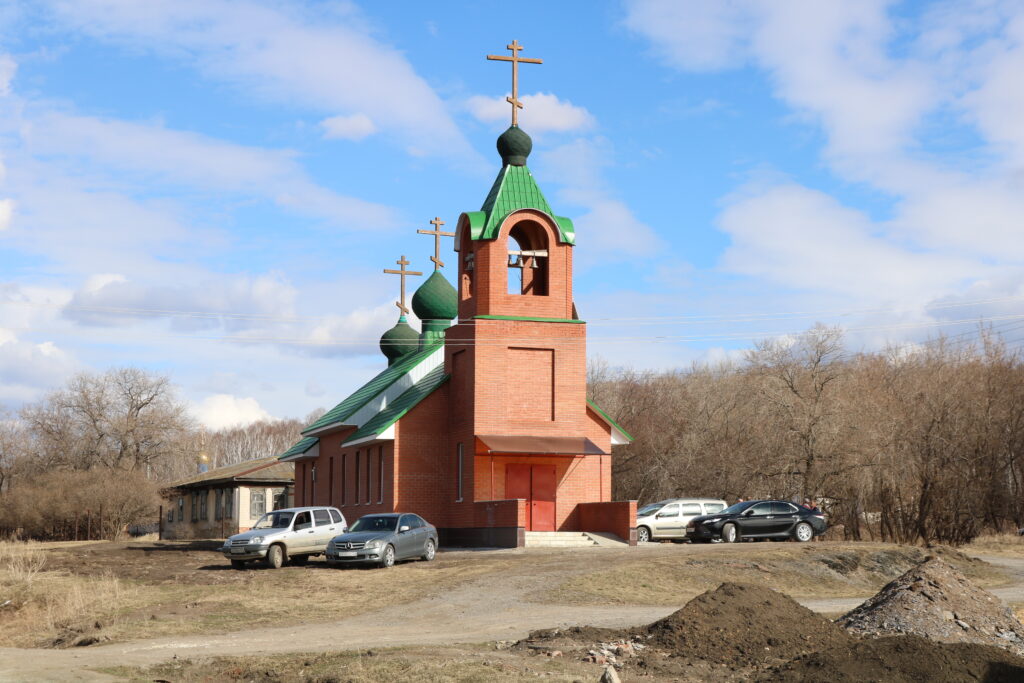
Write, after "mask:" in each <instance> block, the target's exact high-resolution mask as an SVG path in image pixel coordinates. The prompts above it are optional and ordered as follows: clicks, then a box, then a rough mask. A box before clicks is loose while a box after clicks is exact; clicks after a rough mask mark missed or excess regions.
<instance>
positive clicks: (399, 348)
mask: <svg viewBox="0 0 1024 683" xmlns="http://www.w3.org/2000/svg"><path fill="white" fill-rule="evenodd" d="M419 345H420V335H419V333H417V332H416V330H414V329H412V328H411V327H409V323H408V322H406V320H405V316H404V315H403V316H401V317H400V318H399V319H398V322H397V323H396V324H395V326H394V327H392V328H391V329H390V330H388V331H387V332H385V333H384V334H383V335H381V338H380V350H381V351H382V352H383V353H384V355H385V356H387V357H388V365H392V364H394V362H395V361H397V360H398V359H399V358H401V357H402V356H404V355H405V354H407V353H409V352H411V351H415V350H417V349H418V348H419Z"/></svg>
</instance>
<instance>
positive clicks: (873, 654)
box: [757, 636, 1024, 683]
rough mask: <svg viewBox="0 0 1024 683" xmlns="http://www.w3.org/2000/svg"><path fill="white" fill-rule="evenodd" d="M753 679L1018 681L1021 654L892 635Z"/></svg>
mask: <svg viewBox="0 0 1024 683" xmlns="http://www.w3.org/2000/svg"><path fill="white" fill-rule="evenodd" d="M757 680H759V681H777V682H782V683H798V682H809V681H829V683H846V682H849V683H854V682H857V683H859V682H860V681H886V682H887V683H911V682H914V683H918V682H923V681H950V682H954V681H956V682H959V681H971V683H976V682H977V681H985V682H986V683H1017V682H1019V681H1021V680H1024V659H1021V658H1019V657H1016V656H1014V655H1013V654H1011V653H1009V652H1006V651H1005V650H1000V649H999V648H995V647H990V646H987V645H978V644H976V643H935V642H932V641H929V640H925V639H924V638H921V637H919V636H894V637H890V638H878V639H870V640H862V641H860V642H857V643H854V644H853V645H852V646H851V647H848V648H840V649H836V650H824V651H822V652H815V653H812V654H809V655H803V656H801V657H797V658H796V659H794V660H793V661H791V662H787V663H786V664H783V665H781V666H778V667H776V668H775V669H773V670H771V671H769V672H768V673H766V674H763V675H762V676H760V677H759V678H758V679H757Z"/></svg>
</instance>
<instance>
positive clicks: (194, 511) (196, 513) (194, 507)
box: [190, 491, 199, 522]
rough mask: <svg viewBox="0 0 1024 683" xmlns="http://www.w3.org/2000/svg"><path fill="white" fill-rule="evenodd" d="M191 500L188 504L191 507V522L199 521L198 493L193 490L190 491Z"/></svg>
mask: <svg viewBox="0 0 1024 683" xmlns="http://www.w3.org/2000/svg"><path fill="white" fill-rule="evenodd" d="M191 502H192V505H191V506H190V507H191V508H192V517H191V519H192V521H193V522H198V521H199V494H198V493H197V492H195V491H193V492H192V501H191Z"/></svg>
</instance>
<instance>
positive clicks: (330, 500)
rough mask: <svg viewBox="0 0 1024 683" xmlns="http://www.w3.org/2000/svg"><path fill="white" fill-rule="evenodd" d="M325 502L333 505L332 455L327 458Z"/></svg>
mask: <svg viewBox="0 0 1024 683" xmlns="http://www.w3.org/2000/svg"><path fill="white" fill-rule="evenodd" d="M327 504H328V505H334V456H333V455H332V456H331V457H330V458H329V459H328V460H327Z"/></svg>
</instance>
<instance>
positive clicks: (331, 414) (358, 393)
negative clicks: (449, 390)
mask: <svg viewBox="0 0 1024 683" xmlns="http://www.w3.org/2000/svg"><path fill="white" fill-rule="evenodd" d="M434 351H436V348H434V347H431V348H426V349H423V350H422V351H417V352H416V353H409V354H406V355H405V356H402V357H401V358H400V359H399V360H398V361H396V362H395V364H394V365H389V366H388V367H387V368H386V369H385V370H384V371H383V372H381V373H380V374H379V375H377V376H376V377H374V378H373V379H371V380H370V381H369V382H367V383H366V384H364V385H363V386H361V387H359V388H358V389H356V390H355V392H353V393H352V394H351V395H350V396H349V397H348V398H346V399H345V400H344V401H342V402H341V403H339V404H338V405H336V406H334V407H333V408H331V409H330V410H328V411H327V412H326V413H324V414H323V416H321V418H320V419H319V420H317V421H316V422H314V423H313V424H311V425H309V426H308V427H306V428H305V429H303V430H302V433H303V434H308V433H309V432H312V431H315V430H317V429H321V428H323V427H327V426H329V425H333V424H336V423H339V422H344V421H345V420H347V419H348V418H350V417H352V415H354V414H355V412H356V411H357V410H359V409H360V408H362V407H363V406H364V405H366V403H367V402H368V401H369V400H370V399H372V398H373V397H374V396H376V395H377V394H379V393H380V392H382V391H384V390H385V389H387V388H388V387H389V386H391V385H392V384H394V383H395V382H396V381H397V380H398V379H399V378H400V377H402V376H403V375H405V373H407V372H409V371H410V370H412V369H413V368H414V367H416V366H417V365H419V364H420V363H421V362H423V361H424V360H426V358H427V356H429V355H430V354H432V353H434Z"/></svg>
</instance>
